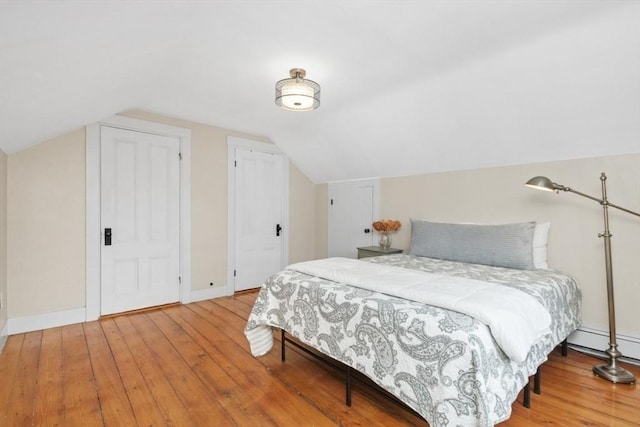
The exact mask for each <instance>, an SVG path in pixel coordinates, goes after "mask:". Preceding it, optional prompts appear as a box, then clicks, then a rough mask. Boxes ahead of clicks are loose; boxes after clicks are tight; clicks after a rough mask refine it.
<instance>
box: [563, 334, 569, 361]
mask: <svg viewBox="0 0 640 427" xmlns="http://www.w3.org/2000/svg"><path fill="white" fill-rule="evenodd" d="M568 354H569V343H568V342H567V339H566V338H565V340H564V341H562V356H563V357H567V355H568Z"/></svg>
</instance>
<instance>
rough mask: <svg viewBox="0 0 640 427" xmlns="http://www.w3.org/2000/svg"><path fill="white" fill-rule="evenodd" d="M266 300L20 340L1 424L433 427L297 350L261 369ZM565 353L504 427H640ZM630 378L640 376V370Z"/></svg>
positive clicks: (0, 361) (632, 398) (587, 366)
mask: <svg viewBox="0 0 640 427" xmlns="http://www.w3.org/2000/svg"><path fill="white" fill-rule="evenodd" d="M255 297H256V293H254V292H251V293H243V294H239V295H236V296H234V297H227V298H220V299H216V300H211V301H204V302H198V303H193V304H188V305H183V306H171V307H164V308H162V309H159V310H156V311H148V312H141V313H135V314H128V315H123V316H119V317H110V318H107V319H102V320H100V321H96V322H90V323H85V324H78V325H71V326H65V327H61V328H53V329H47V330H44V331H37V332H29V333H26V334H18V335H13V336H11V337H9V338H8V340H7V343H6V345H5V348H4V350H3V352H2V354H1V355H0V426H28V425H42V426H62V425H66V426H83V427H85V426H86V427H90V426H135V425H139V426H164V425H172V426H227V425H238V426H336V425H344V426H356V425H366V426H391V425H394V426H403V425H407V426H410V425H417V426H426V425H427V423H426V422H425V421H424V420H422V419H421V418H419V417H417V416H415V415H413V414H411V413H410V412H409V411H407V410H405V409H403V408H402V407H400V406H399V405H397V404H395V403H393V402H391V401H388V400H386V399H385V398H383V397H381V396H379V395H378V394H377V393H374V392H372V391H370V390H368V389H367V388H365V387H362V386H360V385H358V384H357V383H356V384H355V385H354V392H353V406H352V407H351V408H349V407H347V406H345V404H344V383H343V377H342V375H341V374H340V373H338V372H337V371H334V370H333V369H331V368H329V367H326V366H325V365H324V364H321V363H319V362H318V361H316V360H314V359H312V358H310V357H309V356H307V355H304V354H301V352H299V351H298V350H296V349H294V348H293V347H288V350H287V361H286V362H285V363H282V362H281V361H280V351H279V348H276V349H274V350H273V351H271V352H270V353H269V354H268V355H266V356H263V357H261V358H259V359H255V358H253V357H252V356H251V355H250V353H249V349H248V343H247V341H246V339H245V337H244V334H243V329H244V326H245V323H246V319H247V317H248V314H249V311H250V309H251V306H252V304H253V301H254V300H255ZM595 363H597V359H595V358H592V357H589V356H586V355H583V354H580V353H577V352H575V351H570V353H569V357H568V358H563V357H561V356H560V354H559V351H558V352H554V353H553V354H552V355H551V357H550V360H549V361H548V362H547V363H546V364H545V365H544V366H543V367H542V395H536V394H533V393H532V397H531V400H532V402H531V403H532V407H531V409H526V408H524V407H523V406H522V405H521V402H522V393H521V396H520V397H519V399H518V401H517V402H516V403H514V405H513V414H512V416H511V419H509V420H508V421H507V422H505V423H502V424H500V425H501V426H518V427H519V426H543V425H544V426H548V425H553V426H585V425H588V426H638V425H640V388H638V386H637V385H615V384H611V383H609V382H607V381H604V380H602V379H599V378H596V377H594V376H593V375H592V374H591V366H592V365H593V364H595ZM626 367H627V368H630V369H631V370H632V371H633V372H634V373H635V374H636V375H637V376H638V377H640V368H638V367H631V366H626Z"/></svg>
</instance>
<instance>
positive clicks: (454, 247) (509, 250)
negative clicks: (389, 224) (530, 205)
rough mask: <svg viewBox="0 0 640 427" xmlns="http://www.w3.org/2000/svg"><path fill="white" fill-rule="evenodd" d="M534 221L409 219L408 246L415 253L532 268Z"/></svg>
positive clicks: (522, 268)
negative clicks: (489, 222)
mask: <svg viewBox="0 0 640 427" xmlns="http://www.w3.org/2000/svg"><path fill="white" fill-rule="evenodd" d="M535 227H536V223H535V222H533V221H532V222H523V223H517V224H501V225H477V224H447V223H438V222H429V221H422V220H417V219H411V247H410V249H409V253H410V254H411V255H415V256H423V257H428V258H437V259H445V260H450V261H459V262H467V263H471V264H484V265H493V266H496V267H507V268H516V269H520V270H532V269H535V264H534V260H533V234H534V230H535Z"/></svg>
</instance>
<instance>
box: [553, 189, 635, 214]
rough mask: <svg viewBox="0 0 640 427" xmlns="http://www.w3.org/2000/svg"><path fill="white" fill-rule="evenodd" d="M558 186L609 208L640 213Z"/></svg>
mask: <svg viewBox="0 0 640 427" xmlns="http://www.w3.org/2000/svg"><path fill="white" fill-rule="evenodd" d="M558 187H559V188H557V189H558V190H561V191H568V192H570V193H574V194H577V195H578V196H582V197H586V198H587V199H591V200H593V201H595V202H598V203H600V204H601V205H603V206H604V205H607V206H609V207H611V208H616V209H619V210H621V211H624V212H626V213H630V214H631V215H635V216H638V217H640V213H638V212H634V211H632V210H629V209H626V208H623V207H622V206H618V205H614V204H613V203H609V202H605V201H604V200H603V199H598V198H597V197H593V196H590V195H588V194H584V193H581V192H579V191H576V190H574V189H573V188H569V187H565V186H558Z"/></svg>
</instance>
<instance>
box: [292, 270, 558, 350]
mask: <svg viewBox="0 0 640 427" xmlns="http://www.w3.org/2000/svg"><path fill="white" fill-rule="evenodd" d="M287 269H290V270H295V271H299V272H301V273H305V274H309V275H312V276H317V277H321V278H324V279H327V280H331V281H334V282H338V283H344V284H347V285H350V286H356V287H359V288H363V289H368V290H371V291H375V292H380V293H384V294H387V295H392V296H395V297H399V298H405V299H408V300H413V301H417V302H421V303H424V304H429V305H433V306H437V307H442V308H446V309H449V310H453V311H457V312H460V313H463V314H467V315H469V316H472V317H474V318H476V319H478V320H479V321H481V322H483V323H484V324H486V325H487V326H488V327H489V328H490V329H491V333H492V335H493V337H494V339H495V341H496V343H497V344H498V345H499V346H500V348H501V349H502V351H504V353H505V354H506V355H507V356H509V358H511V359H512V360H513V361H515V362H522V361H524V360H525V359H526V357H527V354H528V353H529V350H530V349H531V347H532V346H533V345H534V344H535V343H536V342H538V341H539V340H540V339H541V338H542V337H543V336H544V335H546V334H548V333H550V332H551V331H550V325H551V316H550V314H549V312H548V311H547V310H546V309H545V308H544V307H543V306H542V305H541V304H540V303H539V302H538V301H537V300H536V299H535V298H533V297H531V296H530V295H528V294H526V293H524V292H522V291H520V290H518V289H514V288H510V287H507V286H500V285H497V284H493V283H488V282H483V281H479V280H473V279H466V278H461V277H451V276H442V275H436V274H431V273H426V272H422V271H417V270H409V269H405V268H400V267H395V266H390V265H382V264H372V263H368V262H363V261H358V260H354V259H348V258H327V259H321V260H316V261H307V262H301V263H297V264H292V265H290V266H288V267H287Z"/></svg>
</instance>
